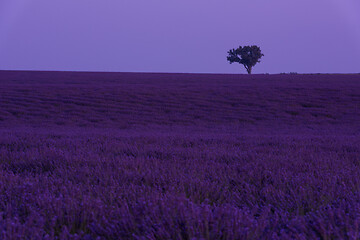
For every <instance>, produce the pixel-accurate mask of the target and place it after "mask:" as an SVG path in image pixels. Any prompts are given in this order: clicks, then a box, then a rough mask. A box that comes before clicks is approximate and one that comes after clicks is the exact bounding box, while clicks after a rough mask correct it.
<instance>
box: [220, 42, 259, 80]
mask: <svg viewBox="0 0 360 240" xmlns="http://www.w3.org/2000/svg"><path fill="white" fill-rule="evenodd" d="M228 54H229V55H228V57H227V60H228V61H229V62H230V64H232V63H234V62H237V63H240V64H242V65H244V67H245V69H246V71H247V73H248V74H251V71H252V68H253V67H254V66H255V65H256V64H257V63H259V62H260V58H261V57H262V56H264V54H262V53H261V49H260V47H258V46H256V45H253V46H244V47H242V46H240V47H238V48H236V49H231V50H229V51H228Z"/></svg>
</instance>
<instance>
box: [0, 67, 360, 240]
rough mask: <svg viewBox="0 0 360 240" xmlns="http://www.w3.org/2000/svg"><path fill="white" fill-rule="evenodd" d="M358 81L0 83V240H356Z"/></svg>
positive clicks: (84, 76)
mask: <svg viewBox="0 0 360 240" xmlns="http://www.w3.org/2000/svg"><path fill="white" fill-rule="evenodd" d="M359 106H360V75H254V76H245V75H244V76H239V75H197V74H145V73H144V74H140V73H139V74H131V73H118V74H116V73H54V72H53V73H51V72H4V71H3V72H1V71H0V239H24V238H25V239H56V238H58V239H289V238H295V239H359V238H360V177H359V176H360V111H359Z"/></svg>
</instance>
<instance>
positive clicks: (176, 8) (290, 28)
mask: <svg viewBox="0 0 360 240" xmlns="http://www.w3.org/2000/svg"><path fill="white" fill-rule="evenodd" d="M252 44H256V45H258V46H260V47H261V49H262V51H263V53H264V54H265V57H263V59H262V62H261V63H260V64H258V65H257V66H256V67H255V68H254V73H280V72H299V73H312V72H313V73H318V72H320V73H325V72H328V73H355V72H356V73H358V72H360V1H359V0H271V1H270V0H246V1H243V0H216V1H215V0H31V1H30V0H0V69H3V70H9V69H14V70H15V69H16V70H17V69H18V70H85V71H125V72H204V73H246V71H245V69H244V68H243V67H242V66H240V65H239V64H236V65H235V64H232V65H230V64H229V63H228V62H227V61H226V55H227V53H226V52H227V51H228V50H229V49H230V48H234V47H237V46H239V45H252Z"/></svg>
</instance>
